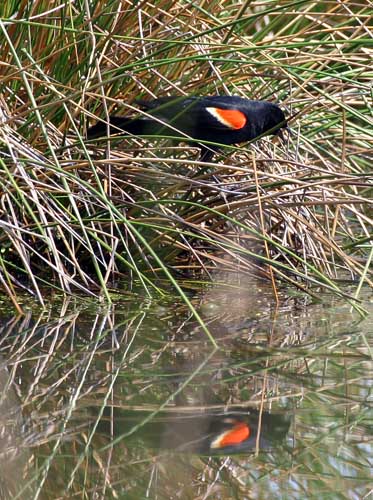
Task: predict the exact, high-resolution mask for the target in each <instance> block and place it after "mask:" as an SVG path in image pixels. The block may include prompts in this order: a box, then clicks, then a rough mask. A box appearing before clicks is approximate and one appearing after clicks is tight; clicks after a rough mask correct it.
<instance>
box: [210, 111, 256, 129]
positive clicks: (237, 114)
mask: <svg viewBox="0 0 373 500" xmlns="http://www.w3.org/2000/svg"><path fill="white" fill-rule="evenodd" d="M206 109H207V111H208V112H209V113H210V114H211V115H212V116H213V117H214V118H216V119H217V120H218V121H219V122H220V123H222V124H223V125H225V126H226V127H229V128H232V129H234V130H238V129H240V128H243V127H244V126H245V125H246V122H247V119H246V116H245V114H244V113H242V111H239V110H238V109H221V108H206Z"/></svg>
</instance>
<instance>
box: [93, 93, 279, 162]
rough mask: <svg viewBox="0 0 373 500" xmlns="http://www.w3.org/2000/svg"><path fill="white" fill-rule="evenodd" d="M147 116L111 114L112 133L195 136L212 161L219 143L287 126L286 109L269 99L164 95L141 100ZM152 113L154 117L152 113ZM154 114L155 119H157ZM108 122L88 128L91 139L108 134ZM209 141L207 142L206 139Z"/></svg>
mask: <svg viewBox="0 0 373 500" xmlns="http://www.w3.org/2000/svg"><path fill="white" fill-rule="evenodd" d="M138 103H139V106H140V107H141V108H142V109H143V110H145V111H146V113H147V115H146V116H144V115H141V116H139V117H135V118H128V117H120V116H111V117H110V134H121V135H122V134H123V132H124V133H125V134H132V135H150V136H161V137H172V138H176V139H177V140H178V141H182V140H183V138H184V139H186V140H188V139H193V141H192V142H193V143H194V144H196V145H197V146H198V147H199V148H200V149H201V160H203V161H210V160H211V158H212V156H213V155H214V153H215V152H216V151H217V150H218V149H219V146H218V145H215V144H211V145H209V144H207V143H208V142H212V143H218V144H222V145H229V144H238V143H241V142H246V141H251V140H253V139H255V138H257V137H260V136H263V135H271V134H276V133H278V132H279V131H280V130H281V128H285V127H286V118H285V115H284V113H283V111H282V110H281V109H280V108H279V107H278V106H277V105H276V104H273V103H270V102H267V101H252V100H249V99H243V98H242V97H235V96H209V97H161V98H159V99H155V100H153V101H138ZM149 115H151V116H149ZM153 117H154V118H153ZM107 131H108V128H107V126H106V123H105V122H98V123H97V124H96V125H94V126H93V127H91V128H90V129H89V130H88V138H95V137H102V136H105V135H107ZM204 141H206V144H205V142H204Z"/></svg>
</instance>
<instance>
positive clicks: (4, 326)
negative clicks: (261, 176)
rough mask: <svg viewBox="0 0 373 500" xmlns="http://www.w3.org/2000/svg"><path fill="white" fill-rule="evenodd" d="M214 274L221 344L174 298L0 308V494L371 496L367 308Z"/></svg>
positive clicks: (208, 297) (210, 295)
mask: <svg viewBox="0 0 373 500" xmlns="http://www.w3.org/2000/svg"><path fill="white" fill-rule="evenodd" d="M221 282H222V283H221V284H220V285H214V286H210V287H206V288H205V289H204V290H203V291H202V292H198V293H194V292H191V293H190V296H191V297H192V298H193V304H194V306H195V307H196V308H197V310H198V311H199V313H200V314H201V316H202V317H203V319H204V320H205V322H206V323H207V325H208V327H209V330H210V332H211V334H212V335H213V337H214V338H215V340H216V342H217V344H218V346H219V349H217V350H216V349H214V347H213V346H212V344H211V342H210V340H209V339H208V337H207V336H206V334H205V333H204V332H203V331H202V329H201V327H200V326H199V324H198V322H197V321H196V320H195V319H194V318H193V317H192V316H191V314H190V312H189V310H188V308H187V307H186V306H185V305H184V304H183V303H180V302H176V303H175V301H174V300H173V299H170V298H165V299H160V300H154V301H150V300H148V299H143V298H142V297H140V296H136V295H127V296H123V298H122V299H118V301H117V303H116V305H115V307H112V308H111V309H109V310H108V309H106V308H105V307H104V306H102V305H98V304H96V303H94V302H86V301H78V300H77V299H75V300H73V299H70V300H68V301H65V302H63V301H59V300H54V305H53V307H52V308H51V310H50V311H44V312H40V311H38V310H37V308H36V307H35V308H34V309H32V310H30V313H29V314H28V315H27V316H26V317H23V318H16V317H12V316H11V314H10V313H7V312H6V311H4V310H3V311H2V314H1V318H2V319H1V323H0V330H1V335H0V356H1V371H0V383H1V386H2V398H1V406H0V409H1V421H0V427H1V429H0V430H1V432H0V439H1V449H2V451H1V454H0V459H1V481H0V498H2V499H3V498H4V499H6V498H11V499H13V498H22V499H31V498H45V499H57V498H89V499H95V498H105V499H106V498H109V499H110V498H125V499H136V500H137V499H140V498H150V499H173V498H175V499H176V498H178V499H182V500H184V499H193V500H194V499H235V498H237V499H240V500H241V499H260V500H261V499H272V498H273V499H278V498H281V499H293V498H294V499H298V498H299V499H304V498H307V499H308V498H316V497H317V498H318V499H334V498H349V499H350V498H351V499H363V498H371V497H373V389H372V386H373V360H372V352H373V347H372V345H373V320H372V316H370V315H368V316H367V318H365V319H364V320H361V319H360V318H359V317H358V315H357V314H356V313H354V312H351V311H350V305H349V304H348V303H347V302H346V301H345V300H342V299H336V298H335V297H332V296H327V295H323V296H320V299H322V301H321V302H316V301H315V300H314V299H310V298H309V297H305V296H304V295H301V294H296V295H294V294H292V296H289V295H288V294H289V291H286V290H285V291H282V292H281V293H280V297H279V299H280V300H279V305H278V306H276V303H275V301H274V296H273V292H272V290H271V287H270V286H269V285H268V284H266V283H261V282H259V281H257V280H254V279H252V280H251V282H246V283H243V282H242V278H241V281H240V280H238V278H237V276H232V277H227V276H225V277H224V279H222V280H221ZM364 306H365V308H366V309H368V310H370V313H371V314H372V313H373V301H372V293H371V292H370V291H366V293H365V296H364Z"/></svg>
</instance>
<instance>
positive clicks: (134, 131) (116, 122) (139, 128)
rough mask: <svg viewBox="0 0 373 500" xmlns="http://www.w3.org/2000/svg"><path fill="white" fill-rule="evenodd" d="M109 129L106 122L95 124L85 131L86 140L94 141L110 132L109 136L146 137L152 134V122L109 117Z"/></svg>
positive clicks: (142, 119) (140, 119)
mask: <svg viewBox="0 0 373 500" xmlns="http://www.w3.org/2000/svg"><path fill="white" fill-rule="evenodd" d="M109 122H110V124H109V128H108V125H107V123H106V122H101V121H100V122H97V123H96V124H95V125H93V127H90V128H89V129H88V130H87V137H88V139H96V138H97V137H105V136H107V135H108V132H110V135H115V134H118V135H123V134H129V135H147V134H149V133H150V134H151V133H154V131H153V129H154V121H153V120H150V119H147V118H134V119H129V118H126V117H125V116H110V117H109Z"/></svg>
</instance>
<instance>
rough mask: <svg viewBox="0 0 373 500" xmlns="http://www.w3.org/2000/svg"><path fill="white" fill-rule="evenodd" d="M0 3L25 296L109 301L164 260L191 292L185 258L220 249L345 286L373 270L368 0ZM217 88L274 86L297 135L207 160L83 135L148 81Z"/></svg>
mask: <svg viewBox="0 0 373 500" xmlns="http://www.w3.org/2000/svg"><path fill="white" fill-rule="evenodd" d="M0 14H1V21H0V40H1V44H0V51H1V65H0V72H1V73H0V85H1V100H0V143H1V146H0V148H1V149H0V151H1V153H0V154H1V157H0V247H1V252H0V281H1V287H2V288H3V290H4V291H5V292H6V293H7V294H8V295H9V297H10V298H11V299H12V300H13V303H14V305H15V307H17V308H18V310H19V311H22V307H21V304H20V300H19V296H20V293H21V292H22V290H26V291H27V292H29V293H30V294H31V295H33V296H35V297H36V298H37V299H38V300H39V301H40V302H41V303H42V304H43V303H45V301H46V298H45V297H46V293H45V286H46V285H47V286H48V288H49V287H52V288H54V289H57V290H59V291H61V292H64V293H76V292H80V293H81V292H83V293H85V294H88V295H92V294H93V295H102V296H103V297H106V300H108V301H110V300H111V289H112V288H113V287H115V286H116V283H117V280H118V279H119V278H123V277H124V278H125V280H126V282H127V283H128V286H129V287H131V286H136V287H137V286H139V285H140V286H141V287H142V288H143V289H144V291H145V293H148V294H153V293H154V291H156V292H157V293H162V289H161V288H162V287H163V285H162V283H161V281H160V279H162V278H166V280H167V281H168V282H169V283H170V284H171V285H172V286H173V287H175V289H176V291H177V293H179V294H181V295H183V291H182V288H181V286H180V283H179V281H178V279H179V276H185V275H186V274H187V275H190V274H192V275H194V276H200V275H201V272H202V273H203V275H205V276H208V275H209V273H211V272H212V271H213V270H214V269H215V268H222V267H224V268H226V269H227V270H229V269H232V270H237V267H239V270H240V272H241V273H243V274H245V273H248V274H253V273H255V274H258V273H260V274H261V275H262V276H263V275H264V276H267V277H268V278H270V277H272V280H273V283H274V286H275V283H278V282H279V281H282V282H290V283H292V284H293V285H295V286H298V287H301V288H302V289H310V288H312V287H314V286H315V285H316V286H323V287H325V288H328V289H330V290H332V291H333V292H334V293H337V294H343V291H342V290H341V288H340V284H339V279H340V278H344V279H346V278H347V279H351V278H352V279H355V280H357V281H359V282H360V283H361V282H362V281H365V282H367V283H369V284H370V285H372V271H371V269H370V267H369V262H370V259H371V255H372V245H371V240H372V229H371V228H372V205H371V197H372V169H371V163H370V162H371V146H372V135H373V132H372V128H371V119H372V115H371V110H370V106H369V104H370V99H371V97H372V95H371V94H372V91H371V78H372V70H371V61H370V49H371V47H372V37H371V28H370V27H369V25H368V22H369V19H370V17H369V16H370V9H369V6H368V5H367V3H366V2H363V1H360V2H359V1H356V2H353V3H351V2H335V1H330V2H310V1H303V0H301V1H299V0H298V1H281V2H273V1H258V2H247V3H243V4H239V5H238V4H235V3H232V2H221V1H219V2H217V1H212V2H208V3H207V2H201V3H186V2H169V1H165V0H160V1H158V2H157V3H155V4H151V3H148V2H139V3H135V4H134V3H132V2H119V1H110V2H102V1H92V2H88V1H85V2H84V1H81V2H75V3H74V2H68V3H62V2H55V3H53V5H52V4H51V3H50V2H45V1H42V0H36V1H33V2H27V1H23V2H15V1H14V2H12V1H8V2H5V3H4V4H3V5H2V6H1V7H0ZM209 94H210V95H212V94H234V95H240V96H243V97H248V98H253V99H267V100H271V101H273V102H277V103H279V104H280V105H281V106H282V108H283V109H284V110H285V111H286V114H287V116H295V117H294V118H293V119H292V120H291V121H290V125H291V127H292V129H293V135H292V136H291V137H289V139H288V141H287V143H276V142H275V141H273V140H271V139H268V138H267V139H262V140H260V141H258V142H255V143H253V144H248V145H243V146H242V147H239V148H233V147H232V148H229V149H225V150H224V152H223V153H222V154H221V155H220V157H217V160H218V161H217V163H214V164H209V165H203V166H202V165H201V164H200V163H199V162H198V161H197V151H195V150H193V148H191V147H190V145H188V144H187V143H185V144H184V145H181V146H178V147H172V146H171V145H170V143H168V142H167V141H165V142H156V143H152V142H149V141H145V140H141V139H135V138H133V139H127V140H115V141H114V140H111V141H106V140H101V141H98V142H94V143H93V142H91V143H89V142H87V141H86V139H85V132H86V128H87V126H88V125H89V124H91V123H94V122H95V121H96V120H106V119H107V118H108V115H109V114H110V113H117V114H123V115H130V114H132V113H133V112H134V110H135V109H136V98H138V97H141V98H143V99H151V98H153V97H155V96H161V95H177V96H182V95H209ZM163 288H164V287H163ZM183 296H184V299H185V300H186V301H188V298H187V296H185V295H183ZM356 296H358V293H357V294H356ZM190 307H192V305H191V304H190Z"/></svg>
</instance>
